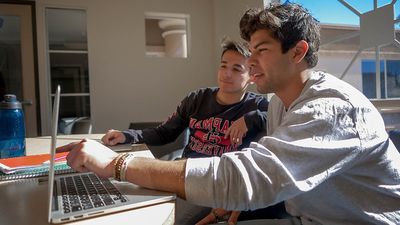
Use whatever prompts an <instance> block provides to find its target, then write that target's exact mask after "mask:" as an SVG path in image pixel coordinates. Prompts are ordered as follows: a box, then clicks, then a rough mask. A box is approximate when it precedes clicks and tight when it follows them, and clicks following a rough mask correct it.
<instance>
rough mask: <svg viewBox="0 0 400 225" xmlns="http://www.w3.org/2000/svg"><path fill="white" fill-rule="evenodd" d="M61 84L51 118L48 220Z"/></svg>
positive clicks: (51, 199) (51, 203)
mask: <svg viewBox="0 0 400 225" xmlns="http://www.w3.org/2000/svg"><path fill="white" fill-rule="evenodd" d="M60 93H61V88H60V85H58V86H57V90H56V95H55V97H54V104H53V112H52V119H51V146H50V166H49V190H48V201H49V202H48V206H49V207H48V222H49V223H50V221H51V211H52V208H53V190H54V157H55V154H56V141H57V124H58V111H59V109H60Z"/></svg>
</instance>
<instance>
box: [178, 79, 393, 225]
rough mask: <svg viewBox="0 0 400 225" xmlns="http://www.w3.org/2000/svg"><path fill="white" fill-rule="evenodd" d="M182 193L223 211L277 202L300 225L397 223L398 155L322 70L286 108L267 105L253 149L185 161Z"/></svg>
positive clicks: (358, 98) (368, 107) (362, 102)
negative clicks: (261, 134) (264, 122)
mask: <svg viewBox="0 0 400 225" xmlns="http://www.w3.org/2000/svg"><path fill="white" fill-rule="evenodd" d="M199 187H201V188H199ZM185 188H186V197H187V199H188V200H189V201H192V202H195V203H197V204H201V205H207V206H211V207H221V208H225V209H236V210H248V209H256V208H260V207H265V206H267V205H272V204H275V203H277V202H280V201H285V204H286V208H287V211H288V212H289V213H290V214H291V215H293V216H298V217H300V218H301V221H302V223H303V224H341V225H343V224H349V225H350V224H352V225H353V224H400V154H399V152H398V151H397V149H396V148H395V146H394V145H393V143H392V142H391V141H390V140H389V139H388V135H387V133H386V131H385V126H384V122H383V120H382V117H381V115H380V114H379V112H378V111H377V110H376V109H375V107H374V106H373V105H372V104H371V103H370V101H369V100H368V99H367V98H366V97H365V96H364V95H363V94H361V93H360V92H359V91H358V90H356V89H355V88H354V87H352V86H350V85H349V84H347V83H345V82H343V81H341V80H339V79H337V78H335V77H334V76H331V75H329V74H326V73H322V72H312V74H311V75H310V78H309V80H308V81H307V83H306V86H305V87H304V89H303V91H302V93H301V95H300V96H299V97H298V98H297V99H296V100H295V101H294V102H293V103H292V104H291V105H290V107H289V108H288V109H285V107H284V105H283V103H282V102H281V100H280V99H279V98H278V97H277V96H274V97H273V98H272V99H271V102H270V104H269V108H268V122H267V136H265V137H263V138H262V139H260V141H259V142H258V143H255V142H253V143H251V145H250V147H249V148H246V149H244V150H243V151H241V152H232V153H226V154H224V155H223V156H222V157H221V158H216V157H213V158H207V159H189V160H188V162H187V165H186V179H185Z"/></svg>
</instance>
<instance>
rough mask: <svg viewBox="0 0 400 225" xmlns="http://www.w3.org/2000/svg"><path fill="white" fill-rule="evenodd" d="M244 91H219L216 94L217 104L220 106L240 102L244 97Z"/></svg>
mask: <svg viewBox="0 0 400 225" xmlns="http://www.w3.org/2000/svg"><path fill="white" fill-rule="evenodd" d="M245 93H246V92H245V91H240V92H235V93H226V92H222V91H221V89H219V90H218V92H217V96H216V99H217V102H218V103H219V104H221V105H231V104H235V103H238V102H240V101H241V100H242V99H243V98H244V95H245Z"/></svg>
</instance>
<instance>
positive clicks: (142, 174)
mask: <svg viewBox="0 0 400 225" xmlns="http://www.w3.org/2000/svg"><path fill="white" fill-rule="evenodd" d="M65 151H69V152H70V153H69V154H68V156H67V163H68V165H69V166H71V167H72V168H73V169H75V170H76V171H78V172H88V171H91V172H94V173H96V174H98V175H99V176H102V177H113V176H114V171H115V160H116V158H117V156H118V153H116V152H114V151H112V150H111V149H109V148H107V147H106V146H104V145H102V144H100V143H99V142H97V141H93V140H85V139H84V140H82V141H81V142H74V143H71V144H68V145H65V146H62V147H59V148H57V152H65ZM185 165H186V160H178V161H161V160H156V159H149V158H142V157H136V158H134V159H133V160H132V161H130V163H129V165H128V168H127V171H126V180H127V181H129V182H131V183H135V184H138V185H140V186H143V187H146V188H151V189H156V190H161V191H168V192H172V193H176V194H177V195H178V196H179V197H181V198H185V182H184V181H185Z"/></svg>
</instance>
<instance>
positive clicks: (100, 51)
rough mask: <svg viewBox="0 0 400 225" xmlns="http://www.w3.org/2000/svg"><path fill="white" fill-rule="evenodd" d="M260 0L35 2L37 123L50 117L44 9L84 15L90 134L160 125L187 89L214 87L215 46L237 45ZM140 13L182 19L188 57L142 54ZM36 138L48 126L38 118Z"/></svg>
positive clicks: (37, 0)
mask: <svg viewBox="0 0 400 225" xmlns="http://www.w3.org/2000/svg"><path fill="white" fill-rule="evenodd" d="M254 6H259V7H261V6H262V0H168V1H164V0H135V1H131V0H115V1H108V0H85V1H82V0H36V12H37V26H38V28H37V29H38V54H39V74H40V75H39V76H40V80H41V82H40V83H41V84H40V95H41V101H42V105H43V106H42V107H41V115H42V118H49V102H50V101H49V99H48V88H47V86H48V83H47V82H48V74H47V69H46V59H47V56H46V52H45V49H46V40H45V29H44V24H45V22H44V9H45V7H62V8H63V7H67V8H84V9H86V10H87V35H88V51H89V79H90V94H91V98H90V99H91V114H92V122H93V132H95V133H100V132H105V131H106V130H107V129H109V128H114V129H126V128H127V127H128V124H129V122H131V121H162V120H165V119H166V118H167V117H168V116H169V115H170V114H171V113H172V112H173V111H174V110H175V108H176V106H177V104H178V103H179V102H180V100H181V99H182V98H183V97H185V96H186V94H187V93H188V92H189V91H191V90H194V89H198V88H200V87H207V86H215V85H216V82H215V80H216V68H217V65H218V63H219V62H218V61H219V57H220V56H219V55H220V51H219V47H220V40H221V38H222V37H223V36H225V35H229V36H231V37H232V38H234V39H239V25H238V24H239V20H240V17H241V16H242V14H243V12H244V10H245V9H246V8H248V7H254ZM145 12H167V13H180V14H189V15H190V22H189V57H188V58H187V59H183V58H150V57H146V56H145V22H144V13H145ZM42 127H43V133H44V134H46V133H48V131H49V121H48V120H46V119H43V122H42Z"/></svg>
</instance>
